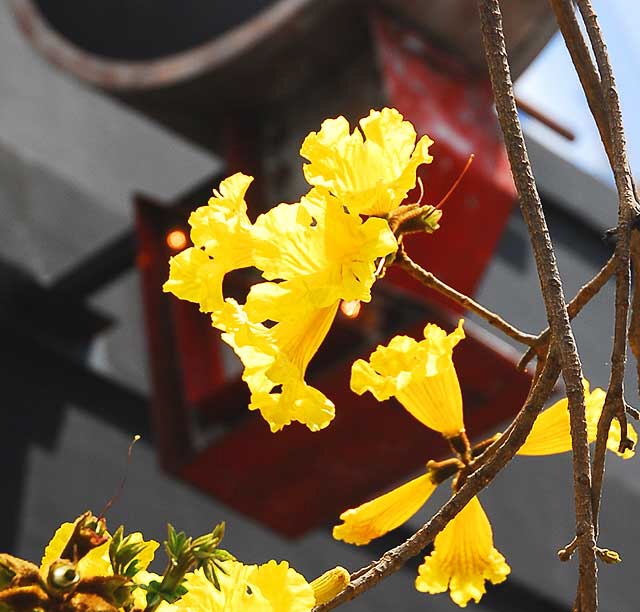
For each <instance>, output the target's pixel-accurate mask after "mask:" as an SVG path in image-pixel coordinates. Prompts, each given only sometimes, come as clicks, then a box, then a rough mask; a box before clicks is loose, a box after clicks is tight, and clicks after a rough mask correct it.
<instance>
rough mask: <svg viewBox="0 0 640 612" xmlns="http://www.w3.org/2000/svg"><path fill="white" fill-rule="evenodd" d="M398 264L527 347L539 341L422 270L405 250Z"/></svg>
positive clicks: (399, 255)
mask: <svg viewBox="0 0 640 612" xmlns="http://www.w3.org/2000/svg"><path fill="white" fill-rule="evenodd" d="M396 263H397V264H398V265H399V266H400V267H401V268H403V269H404V270H406V271H407V272H408V273H409V274H410V275H411V276H413V278H415V279H416V280H418V281H420V282H421V283H422V284H423V285H424V286H425V287H429V288H431V289H435V290H436V291H437V292H438V293H441V294H442V295H445V296H447V297H448V298H450V299H451V300H453V301H454V302H456V303H457V304H460V306H462V307H463V308H465V309H466V310H470V311H471V312H475V313H476V314H477V315H479V316H481V317H482V318H483V319H484V320H485V321H487V322H488V323H490V324H491V325H493V326H494V327H496V328H497V329H499V330H500V331H501V332H503V333H504V334H505V335H507V336H509V337H510V338H513V339H514V340H516V341H517V342H520V343H522V344H524V345H526V346H534V343H535V342H536V341H537V338H536V336H532V335H531V334H527V333H525V332H523V331H520V330H519V329H518V328H517V327H514V326H513V325H511V324H510V323H507V321H505V320H504V319H503V318H502V317H501V316H499V315H497V314H495V313H494V312H492V311H491V310H489V309H488V308H486V307H485V306H483V305H482V304H479V303H478V302H476V301H475V300H474V299H473V298H470V297H469V296H467V295H465V294H464V293H460V292H459V291H457V290H456V289H454V288H453V287H450V286H449V285H447V284H446V283H443V282H442V281H441V280H440V279H439V278H437V277H436V276H434V275H433V274H432V273H431V272H427V270H425V269H424V268H421V267H420V266H419V265H418V264H417V263H415V262H414V261H413V260H412V259H411V258H410V257H409V256H408V255H407V254H406V252H405V251H404V249H400V251H398V254H397V256H396Z"/></svg>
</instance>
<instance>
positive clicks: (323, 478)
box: [181, 316, 531, 537]
mask: <svg viewBox="0 0 640 612" xmlns="http://www.w3.org/2000/svg"><path fill="white" fill-rule="evenodd" d="M429 320H430V321H437V322H439V323H440V324H442V325H445V321H446V322H447V323H449V321H447V318H446V317H445V318H443V317H435V316H430V317H429ZM422 327H423V326H422V324H420V325H413V326H412V327H411V328H409V329H407V330H405V331H406V333H408V334H409V335H413V336H414V337H416V338H419V337H420V334H421V331H422ZM447 327H449V328H451V327H452V326H451V325H447ZM466 327H467V335H468V338H467V339H466V340H464V341H463V342H461V343H460V344H459V345H458V347H457V348H456V349H455V353H454V355H455V363H456V367H457V370H458V372H459V373H460V379H461V381H462V385H463V396H464V401H465V422H466V426H467V430H468V432H469V434H470V436H471V437H472V438H475V439H482V437H483V436H484V435H487V434H492V433H494V432H495V431H496V426H497V424H498V423H500V422H501V421H503V420H505V419H507V418H508V417H510V416H512V415H513V414H514V413H515V412H516V411H517V410H518V408H519V407H520V406H521V405H522V403H523V402H524V400H525V398H526V395H527V392H528V389H529V384H530V382H531V379H530V377H529V376H528V375H527V374H524V373H521V372H517V371H515V370H514V367H513V361H512V359H510V358H509V357H508V356H506V355H504V354H502V353H500V352H496V351H495V350H493V348H490V347H488V346H487V344H486V343H485V339H484V338H483V337H482V334H478V333H477V332H474V331H473V326H472V325H470V324H467V326H466ZM338 333H339V332H338ZM334 335H335V334H334ZM391 335H395V334H391ZM386 340H388V339H385V342H386ZM370 348H371V347H369V348H367V350H365V351H363V352H362V354H361V356H362V357H366V356H368V354H369V352H370ZM334 354H335V353H334ZM352 361H353V359H351V358H350V356H349V358H347V359H345V360H343V361H342V363H338V364H334V366H333V367H331V368H326V369H323V370H322V371H321V372H320V373H318V374H317V376H314V377H311V379H310V382H311V384H314V385H315V386H317V387H318V388H319V389H321V390H322V391H323V392H325V393H326V394H327V395H328V396H329V397H330V398H331V399H332V400H333V401H334V403H335V404H336V418H335V420H334V421H333V422H332V423H331V425H330V426H329V427H328V428H327V429H325V430H323V431H322V432H315V433H312V432H309V431H308V430H307V429H306V428H304V427H302V426H299V425H297V424H293V425H290V426H289V427H287V428H285V429H284V430H283V431H281V432H279V433H277V434H272V433H271V432H270V431H269V428H268V426H267V424H266V423H265V422H264V421H263V420H262V419H261V418H260V417H259V416H257V415H251V416H248V417H247V418H246V419H244V421H243V422H242V423H241V424H239V425H238V427H237V428H235V429H233V430H232V431H229V432H228V433H227V434H226V435H225V436H224V438H223V439H221V440H219V441H218V442H216V443H214V444H212V445H211V446H209V447H208V448H207V449H205V450H204V451H203V452H202V453H200V454H199V455H197V456H196V457H195V458H194V459H193V461H191V462H190V463H189V464H187V465H185V467H184V468H183V470H182V471H181V475H182V476H183V477H184V478H185V479H186V480H188V481H189V482H191V483H192V484H194V485H196V486H197V487H198V488H200V489H202V490H204V491H207V492H209V493H210V494H212V495H213V496H215V497H216V498H217V499H220V500H221V501H223V502H225V503H227V504H229V505H230V506H231V507H233V508H235V509H236V510H240V511H241V512H243V513H245V514H247V515H249V516H251V517H253V518H255V519H257V520H259V521H260V522H262V523H264V524H266V525H268V526H270V527H272V528H273V529H275V530H277V531H278V532H280V533H283V534H285V535H288V536H292V537H293V536H299V535H302V534H303V533H305V532H306V531H308V530H309V529H310V528H312V527H315V526H318V525H321V524H323V523H326V522H327V521H334V522H335V521H336V520H337V517H338V515H339V514H340V512H342V511H343V510H345V509H346V508H349V507H352V506H354V505H357V504H359V503H361V502H363V501H365V500H366V499H368V498H370V497H371V496H373V495H374V494H375V493H376V492H377V491H380V490H383V489H385V488H387V487H388V486H389V485H390V484H391V483H394V482H396V481H398V480H401V479H403V478H406V477H407V475H408V474H410V473H411V472H412V471H414V470H416V469H419V468H420V467H421V466H423V465H424V464H425V463H426V462H427V461H428V460H429V459H439V458H442V457H444V455H445V454H446V452H447V446H446V443H445V442H444V441H443V439H442V438H441V436H440V435H439V434H436V433H434V432H432V431H430V430H428V429H427V428H426V427H424V426H423V425H422V424H421V423H419V422H418V421H416V420H415V419H414V418H413V417H411V416H410V415H409V414H408V413H407V412H406V411H405V410H404V409H403V408H402V407H401V406H400V405H399V404H398V403H397V402H396V401H395V400H389V401H387V402H383V403H379V402H377V401H376V400H375V399H374V398H373V397H372V396H371V395H370V394H366V395H365V396H362V397H360V396H357V395H355V394H354V393H352V392H351V391H350V390H349V376H350V368H351V363H352ZM244 406H246V404H244V403H240V402H239V403H238V405H237V408H238V410H242V409H245V408H244Z"/></svg>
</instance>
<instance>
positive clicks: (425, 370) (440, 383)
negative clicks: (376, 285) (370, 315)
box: [351, 320, 464, 438]
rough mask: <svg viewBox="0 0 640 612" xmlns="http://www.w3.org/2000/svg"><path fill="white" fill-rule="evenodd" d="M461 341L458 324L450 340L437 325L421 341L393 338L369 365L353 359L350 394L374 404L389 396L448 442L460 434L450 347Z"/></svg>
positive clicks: (459, 398) (459, 406)
mask: <svg viewBox="0 0 640 612" xmlns="http://www.w3.org/2000/svg"><path fill="white" fill-rule="evenodd" d="M462 338H464V331H463V329H462V320H461V321H460V323H459V324H458V327H457V328H456V329H455V330H454V331H453V332H451V333H450V334H449V335H447V333H446V332H445V331H444V330H442V329H440V328H439V327H438V326H437V325H433V324H429V325H427V326H426V327H425V328H424V340H421V341H420V342H417V341H416V340H414V339H413V338H409V337H408V336H395V337H394V338H393V339H392V340H391V342H389V344H388V346H378V348H377V349H376V350H375V351H374V352H373V353H372V355H371V357H370V358H369V361H368V362H367V361H364V360H363V359H358V360H357V361H356V362H355V363H354V364H353V368H352V370H351V389H352V390H353V391H354V392H355V393H358V394H359V395H362V394H363V393H364V392H365V391H371V393H372V394H373V395H374V396H375V398H376V399H377V400H378V401H383V400H386V399H389V398H390V397H391V396H392V395H393V396H395V397H396V398H397V400H398V401H399V402H400V403H401V404H402V405H403V406H404V407H405V409H406V410H407V411H408V412H409V413H410V414H412V415H413V416H414V417H415V418H416V419H418V421H420V422H421V423H422V424H423V425H426V426H427V427H430V428H431V429H434V430H435V431H438V432H440V433H441V434H442V435H444V436H445V437H448V438H450V437H453V436H456V435H458V434H459V433H460V432H462V431H464V422H463V416H462V395H461V393H460V383H459V382H458V376H457V374H456V371H455V368H454V365H453V358H452V353H453V347H454V346H455V345H456V344H457V343H458V342H459V341H460V340H462Z"/></svg>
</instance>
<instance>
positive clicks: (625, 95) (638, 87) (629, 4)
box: [516, 0, 640, 182]
mask: <svg viewBox="0 0 640 612" xmlns="http://www.w3.org/2000/svg"><path fill="white" fill-rule="evenodd" d="M593 4H594V7H595V10H596V12H597V13H598V16H599V18H600V24H601V26H602V29H603V32H604V36H605V41H606V43H607V46H608V48H609V54H610V56H611V61H612V63H613V68H614V74H615V77H616V82H617V85H618V91H619V93H620V96H621V99H622V113H623V118H624V122H625V128H626V135H627V144H628V146H629V152H630V156H631V164H632V167H633V168H637V167H639V164H640V117H639V116H638V113H637V111H636V109H637V105H638V100H639V98H640V80H639V75H640V37H638V35H637V32H638V25H639V22H640V2H639V1H638V0H594V3H593ZM516 93H517V94H518V96H519V97H521V98H522V99H524V100H526V101H527V102H529V103H530V104H532V105H533V106H534V107H535V108H537V109H539V110H540V111H542V112H544V113H545V114H547V115H549V116H550V117H553V118H554V119H556V120H557V121H559V122H560V123H561V124H563V125H565V126H566V127H568V128H569V129H570V130H572V131H573V132H574V133H575V135H576V140H575V141H573V142H570V141H568V140H566V139H564V138H562V137H561V136H559V135H557V134H556V133H555V132H552V131H551V130H549V129H548V128H546V127H545V126H543V125H540V124H539V123H538V122H537V121H535V120H533V119H529V118H527V117H524V118H523V123H524V126H525V129H527V131H528V132H529V133H531V134H532V135H534V136H535V137H536V138H538V139H539V140H541V141H542V142H544V143H545V144H546V145H547V146H548V147H549V148H551V149H553V150H554V151H556V152H558V153H560V154H561V155H563V156H564V157H566V158H568V159H569V160H571V161H572V162H573V163H575V164H576V165H577V166H579V167H580V168H582V169H584V170H586V171H588V172H590V173H592V174H594V175H595V176H597V177H599V178H602V179H604V180H606V181H609V182H612V181H613V178H612V176H611V171H610V170H609V167H608V164H607V161H606V158H605V155H604V152H603V150H602V145H601V143H600V139H599V136H598V132H597V130H596V128H595V125H594V124H593V120H592V118H591V114H590V112H589V108H588V106H587V103H586V101H585V99H584V94H583V93H582V89H581V88H580V83H579V81H578V77H577V76H576V74H575V72H574V70H573V65H572V64H571V59H570V57H569V54H568V52H567V50H566V48H565V46H564V41H563V40H562V37H561V35H560V34H559V33H558V34H556V35H555V36H554V37H553V39H552V40H551V41H550V42H549V44H548V45H547V47H546V48H545V49H544V50H543V51H542V53H541V54H540V55H539V56H538V57H537V58H536V60H535V62H534V63H533V64H531V66H530V67H529V68H528V69H527V70H526V71H525V73H524V74H523V75H522V76H521V77H520V78H519V79H518V82H517V83H516ZM634 102H635V104H634Z"/></svg>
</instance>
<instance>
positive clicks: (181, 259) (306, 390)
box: [164, 175, 397, 431]
mask: <svg viewBox="0 0 640 612" xmlns="http://www.w3.org/2000/svg"><path fill="white" fill-rule="evenodd" d="M249 183H250V177H246V176H244V175H234V176H233V177H231V178H229V179H227V180H226V181H224V182H223V183H222V185H221V187H220V192H219V193H217V194H216V196H215V197H214V198H212V199H211V201H210V202H209V205H208V206H206V207H202V208H200V209H198V210H197V211H196V212H195V213H193V214H192V215H191V219H190V223H191V225H192V232H191V235H192V240H193V241H194V244H195V245H196V246H195V247H193V248H190V249H187V250H186V251H183V252H182V253H180V254H179V255H177V256H175V257H174V258H172V260H171V271H170V277H169V280H168V281H167V282H166V283H165V285H164V289H165V291H170V292H172V293H174V294H175V295H177V296H178V297H181V298H183V299H189V300H191V301H195V302H197V303H199V304H200V309H201V310H202V311H205V312H209V313H211V320H212V323H213V325H214V326H215V327H217V328H218V329H220V330H221V331H223V332H225V333H224V334H223V340H224V341H225V342H227V343H228V344H229V345H230V346H231V347H232V348H233V349H234V351H235V352H236V353H237V354H238V356H239V357H240V359H241V361H242V363H243V365H244V372H243V375H242V377H243V380H245V382H246V383H247V384H248V386H249V388H250V390H251V403H250V405H249V408H250V409H253V410H260V412H261V414H262V415H263V417H264V418H265V419H266V420H267V421H268V422H269V425H270V427H271V429H272V431H278V430H279V429H281V428H282V427H284V426H285V425H288V424H289V423H291V422H292V421H299V422H300V423H303V424H305V425H306V426H307V427H309V429H311V430H313V431H316V430H318V429H322V428H323V427H326V426H327V425H328V424H329V423H330V421H331V419H332V418H333V416H334V406H333V403H332V402H331V401H330V400H329V399H328V398H326V397H325V396H324V394H322V393H321V392H320V391H318V390H317V389H315V388H313V387H311V386H309V385H308V384H307V383H306V382H305V380H304V377H305V372H306V369H307V366H308V364H309V362H310V360H311V358H312V357H313V356H314V355H315V353H316V351H317V350H318V348H319V346H320V344H321V343H322V341H323V340H324V338H325V336H326V335H327V333H328V331H329V329H330V327H331V324H332V323H333V319H334V318H335V315H336V312H337V308H338V305H339V303H340V301H341V300H347V301H353V300H357V301H362V302H368V301H370V300H371V286H372V285H373V283H374V282H375V279H376V275H375V272H376V267H377V263H378V262H379V261H380V260H381V259H383V258H385V257H386V256H387V255H389V254H391V253H393V252H395V250H396V249H397V242H396V239H395V236H394V235H393V233H392V231H391V229H390V228H389V225H388V223H387V221H386V220H385V219H381V218H376V217H370V218H367V219H363V218H362V217H361V216H360V215H358V214H354V213H351V212H350V211H349V210H348V209H347V208H346V207H345V206H344V205H343V204H342V203H341V202H340V201H339V200H338V199H337V198H335V197H334V196H333V195H332V194H331V193H329V191H327V190H326V189H324V188H320V187H318V188H313V189H312V190H311V191H310V192H309V193H308V194H307V195H306V196H304V197H303V198H302V199H301V200H300V202H297V203H295V204H280V205H279V206H276V207H275V208H273V209H271V210H270V211H268V212H267V213H265V214H262V215H260V216H259V217H258V219H257V220H256V222H255V224H251V223H250V221H249V220H248V218H247V216H246V205H245V203H244V193H245V191H246V188H247V187H248V185H249ZM227 245H228V246H227ZM250 265H251V266H255V267H256V268H258V269H259V270H260V271H261V272H262V276H263V277H264V278H265V279H266V280H267V281H269V282H264V283H259V284H257V285H254V286H253V287H252V288H251V290H250V292H249V295H248V297H247V300H246V303H245V304H238V303H237V302H235V301H234V300H232V299H229V298H227V299H225V298H224V296H223V293H222V282H223V279H224V275H225V274H227V273H228V272H230V271H231V270H233V269H237V268H241V267H247V266H250Z"/></svg>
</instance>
